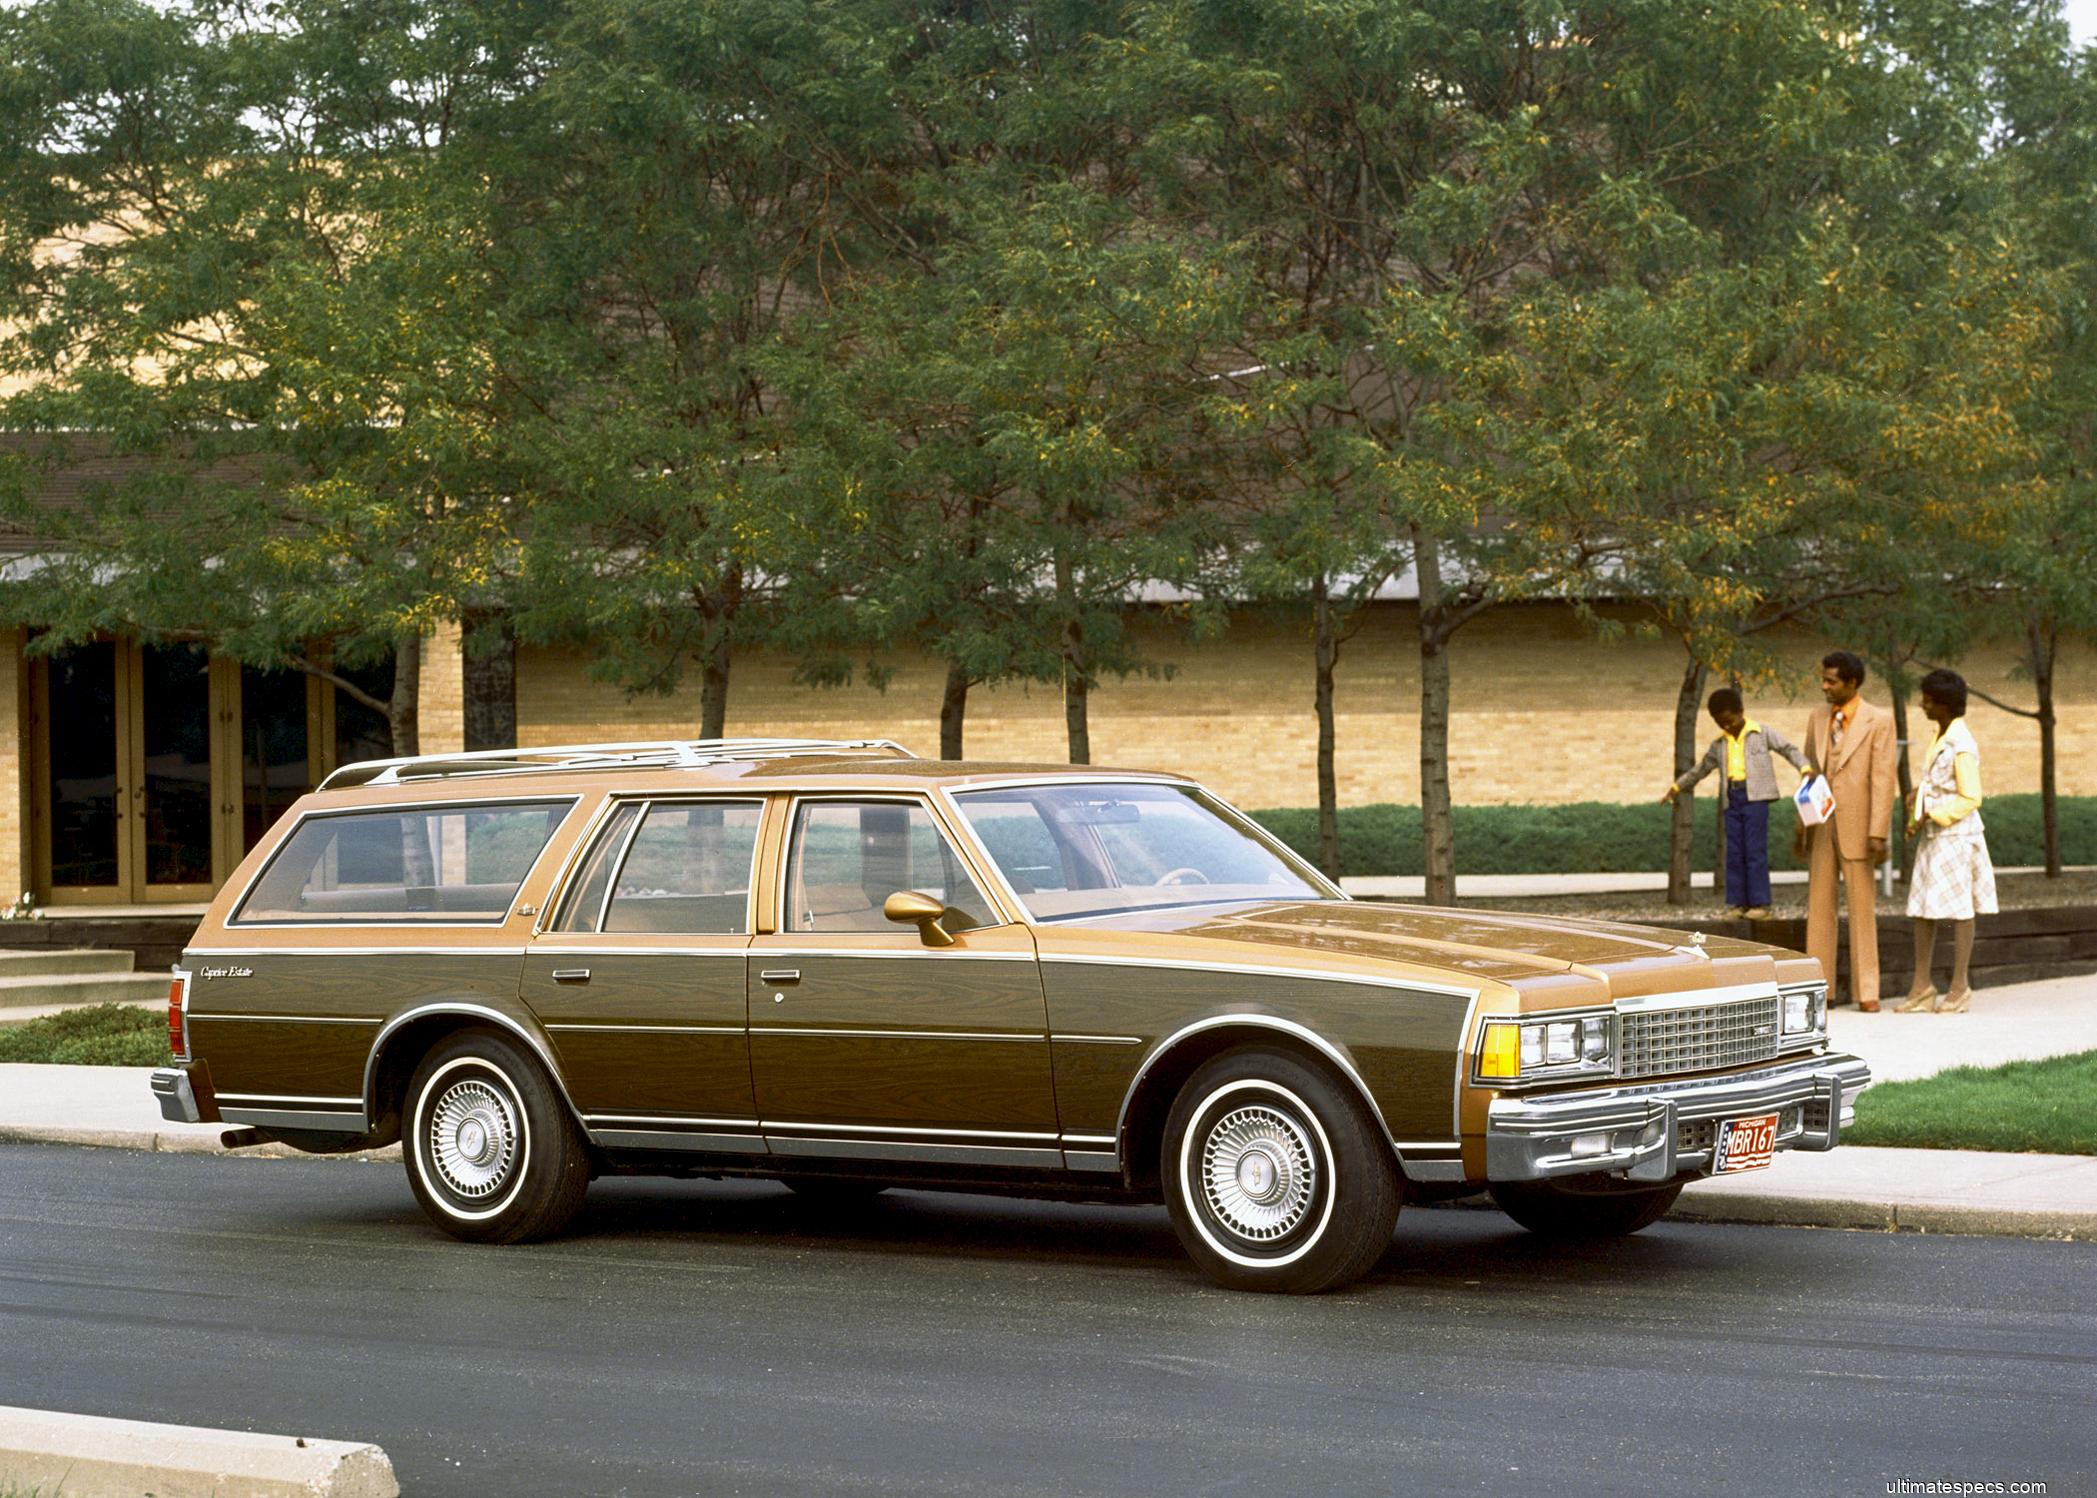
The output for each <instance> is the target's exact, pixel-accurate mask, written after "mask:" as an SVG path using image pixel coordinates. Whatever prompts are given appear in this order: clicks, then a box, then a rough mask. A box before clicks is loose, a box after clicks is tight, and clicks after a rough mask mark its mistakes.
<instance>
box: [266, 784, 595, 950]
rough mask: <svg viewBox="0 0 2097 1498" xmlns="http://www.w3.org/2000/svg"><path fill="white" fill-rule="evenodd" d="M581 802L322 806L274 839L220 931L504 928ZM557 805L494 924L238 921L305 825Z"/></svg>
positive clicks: (474, 800) (473, 800)
mask: <svg viewBox="0 0 2097 1498" xmlns="http://www.w3.org/2000/svg"><path fill="white" fill-rule="evenodd" d="M582 799H583V798H582V794H581V793H580V792H569V793H566V794H563V793H561V792H557V791H550V792H545V793H542V794H540V795H536V796H498V797H494V798H489V797H485V796H469V797H461V798H459V799H456V800H443V801H380V802H376V803H374V804H372V805H369V806H361V805H360V806H326V807H320V808H317V809H312V810H307V811H302V812H300V813H299V814H298V817H297V818H296V819H295V820H294V821H293V822H292V824H291V826H290V827H288V828H286V829H285V831H284V834H283V836H281V837H279V838H278V839H277V841H276V843H275V845H274V846H272V847H271V848H270V850H269V857H267V858H265V859H263V860H262V862H261V864H260V865H259V866H258V867H257V868H256V870H255V872H254V873H253V874H250V875H249V876H248V881H247V883H245V884H243V885H242V886H241V887H240V894H239V896H238V898H236V899H235V900H234V901H233V903H232V904H231V905H229V906H227V907H226V911H227V914H226V920H225V929H226V930H228V931H232V930H241V931H286V930H314V929H320V930H328V931H344V930H349V931H429V930H442V929H444V928H445V927H447V926H500V925H503V924H504V923H505V922H507V921H508V920H509V919H510V918H511V917H512V916H514V915H515V914H516V913H517V901H518V900H519V899H520V898H521V897H522V896H523V894H524V886H525V885H527V884H529V883H530V882H531V877H532V870H533V869H536V868H537V867H538V866H539V860H540V859H541V858H544V857H545V856H546V844H547V843H550V842H552V841H553V840H554V838H555V836H556V835H558V834H559V832H560V830H561V829H562V828H563V827H565V826H567V825H568V817H572V816H574V815H575V808H576V807H578V806H580V805H581V804H582ZM558 801H565V802H567V803H568V812H567V815H566V816H563V817H562V818H561V819H560V820H559V821H558V822H555V823H554V824H553V826H552V827H550V828H548V829H547V832H546V841H545V842H542V843H540V844H539V850H538V851H537V852H536V853H534V854H533V855H532V861H531V863H530V865H529V866H528V867H527V868H526V869H525V871H524V876H523V877H522V878H521V879H519V880H518V881H517V888H516V889H514V890H512V891H511V892H510V903H509V905H508V907H506V908H505V909H504V911H503V913H502V915H501V917H500V918H498V919H496V920H492V921H491V920H473V921H244V920H242V919H241V918H240V912H241V911H242V910H243V909H245V908H246V907H247V903H248V897H249V896H250V895H252V894H253V893H254V892H255V886H256V885H257V884H259V883H261V881H262V876H263V875H264V874H267V873H268V872H269V871H270V869H271V868H273V867H275V865H276V862H277V860H278V859H279V858H281V857H283V856H284V850H285V849H286V848H288V847H290V846H291V840H292V839H293V838H295V837H297V836H298V835H299V831H300V829H301V828H303V827H304V826H305V825H306V824H307V823H308V822H311V821H315V820H317V819H319V818H321V817H362V816H370V815H373V814H376V813H381V812H389V811H443V810H446V809H452V808H458V807H465V808H467V809H469V810H470V809H472V808H475V807H483V808H485V807H490V806H525V805H532V804H536V803H539V802H548V803H551V802H558Z"/></svg>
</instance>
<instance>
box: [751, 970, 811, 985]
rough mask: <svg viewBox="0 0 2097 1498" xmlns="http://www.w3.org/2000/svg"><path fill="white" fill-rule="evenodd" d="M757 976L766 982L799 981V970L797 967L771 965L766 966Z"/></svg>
mask: <svg viewBox="0 0 2097 1498" xmlns="http://www.w3.org/2000/svg"><path fill="white" fill-rule="evenodd" d="M757 976H758V977H759V979H761V980H762V981H764V982H766V983H799V982H800V981H801V970H800V969H799V968H797V967H772V968H766V969H765V970H764V971H763V972H760V973H759V974H758V975H757Z"/></svg>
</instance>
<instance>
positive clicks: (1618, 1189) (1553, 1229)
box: [1489, 1176, 1682, 1238]
mask: <svg viewBox="0 0 2097 1498" xmlns="http://www.w3.org/2000/svg"><path fill="white" fill-rule="evenodd" d="M1489 1189H1490V1190H1491V1191H1492V1194H1493V1200H1494V1201H1495V1202H1496V1203H1498V1204H1499V1207H1500V1210H1501V1211H1503V1212H1505V1213H1506V1214H1507V1215H1508V1216H1509V1217H1512V1218H1513V1219H1514V1220H1515V1221H1516V1222H1519V1223H1520V1224H1521V1225H1522V1226H1523V1227H1525V1228H1527V1229H1529V1231H1530V1232H1532V1233H1541V1234H1543V1235H1544V1236H1545V1237H1547V1238H1622V1237H1626V1236H1628V1235H1629V1234H1632V1233H1635V1232H1637V1231H1638V1230H1639V1229H1640V1228H1645V1227H1651V1226H1652V1225H1653V1224H1654V1223H1656V1222H1658V1221H1659V1220H1660V1219H1661V1218H1663V1217H1665V1216H1667V1214H1668V1210H1669V1209H1670V1208H1671V1207H1673V1206H1674V1204H1675V1198H1676V1197H1678V1196H1680V1195H1681V1194H1682V1186H1681V1183H1679V1182H1677V1183H1675V1184H1673V1185H1668V1186H1633V1185H1629V1184H1627V1183H1624V1182H1618V1181H1612V1180H1609V1179H1607V1178H1606V1177H1604V1178H1600V1179H1595V1178H1583V1177H1581V1176H1569V1177H1567V1178H1566V1179H1564V1180H1562V1181H1496V1182H1494V1183H1493V1185H1492V1186H1491V1187H1490V1188H1489Z"/></svg>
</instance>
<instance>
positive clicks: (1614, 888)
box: [1340, 864, 2090, 913]
mask: <svg viewBox="0 0 2097 1498" xmlns="http://www.w3.org/2000/svg"><path fill="white" fill-rule="evenodd" d="M2089 867H2090V866H2089V865H2087V864H2076V865H2074V866H2073V867H2072V868H2071V869H2070V870H2069V872H2071V873H2086V872H2088V871H2089ZM1995 872H1996V873H1997V874H2040V873H2044V872H2045V870H2043V869H2041V868H2040V867H2039V866H2038V865H2036V864H2033V865H2030V866H2023V865H2020V866H2018V867H2015V868H2008V867H2005V868H1999V869H1997V870H1996V871H1995ZM1711 879H1712V875H1711V871H1710V870H1709V869H1705V870H1702V871H1701V872H1697V873H1693V874H1691V875H1690V876H1689V886H1690V888H1691V889H1711V888H1712V887H1713V885H1712V882H1711ZM1769 882H1770V883H1771V884H1773V885H1778V886H1782V885H1793V884H1795V885H1803V884H1804V883H1805V882H1806V874H1805V870H1803V869H1778V870H1776V871H1775V872H1773V873H1772V874H1771V875H1770V876H1769ZM1340 888H1341V889H1344V890H1346V891H1347V893H1348V894H1350V895H1353V896H1355V897H1356V898H1357V899H1363V900H1424V899H1426V898H1427V879H1426V877H1425V876H1424V875H1421V874H1366V875H1349V876H1348V877H1346V878H1344V879H1342V880H1341V881H1340ZM1666 888H1667V875H1666V874H1665V873H1626V874H1465V875H1463V876H1462V877H1461V878H1459V879H1458V880H1457V881H1456V889H1457V894H1458V895H1459V897H1460V898H1462V899H1466V900H1528V899H1544V898H1548V897H1550V896H1552V895H1629V894H1651V893H1652V892H1653V891H1655V890H1664V889H1666ZM1691 913H1694V911H1693V909H1692V911H1691Z"/></svg>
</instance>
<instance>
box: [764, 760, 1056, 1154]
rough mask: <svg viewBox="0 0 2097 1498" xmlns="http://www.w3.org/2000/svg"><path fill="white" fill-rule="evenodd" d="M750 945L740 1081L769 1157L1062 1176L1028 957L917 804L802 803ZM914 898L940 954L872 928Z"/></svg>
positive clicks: (1017, 929)
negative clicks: (933, 923) (760, 929)
mask: <svg viewBox="0 0 2097 1498" xmlns="http://www.w3.org/2000/svg"><path fill="white" fill-rule="evenodd" d="M777 882H778V885H779V892H778V904H777V910H776V917H775V921H774V922H773V924H774V925H775V928H776V929H775V930H773V931H772V932H770V933H766V934H761V935H759V936H758V937H757V938H755V940H754V941H753V942H752V945H751V952H750V959H751V960H750V966H751V972H752V985H751V991H750V1067H751V1076H752V1080H753V1084H754V1086H755V1089H756V1098H757V1112H758V1116H759V1118H761V1119H762V1120H763V1122H764V1133H765V1138H766V1140H767V1142H768V1143H769V1144H770V1146H771V1148H772V1150H773V1151H774V1152H775V1153H778V1154H798V1155H828V1156H833V1157H840V1158H859V1159H893V1160H918V1161H939V1162H946V1163H963V1164H984V1165H1044V1166H1055V1165H1060V1164H1061V1163H1062V1156H1061V1153H1060V1151H1059V1150H1058V1148H1057V1138H1056V1100H1055V1089H1054V1084H1053V1082H1052V1080H1051V1075H1050V1065H1049V1047H1048V1012H1047V1004H1046V1001H1045V1000H1044V998H1043V995H1042V988H1041V976H1040V969H1039V966H1038V964H1037V963H1036V961H1035V955H1034V942H1033V937H1032V933H1031V932H1030V931H1029V930H1028V928H1027V927H1026V926H1025V925H1024V924H1022V923H1019V922H1017V921H1012V920H1010V919H1008V917H1007V916H1006V915H1005V914H1004V913H1003V912H1001V911H1000V910H999V909H998V908H997V907H996V906H995V905H993V904H992V903H991V902H990V901H989V900H988V899H987V898H985V896H984V894H983V886H982V883H981V881H980V877H979V875H978V874H977V873H976V872H975V871H973V870H971V868H970V867H969V865H968V863H967V861H966V859H965V858H964V857H963V856H962V855H961V853H960V852H959V851H958V849H957V846H956V844H955V842H954V840H953V839H952V838H951V837H950V836H949V835H948V833H947V831H946V830H945V829H944V828H943V827H942V826H941V825H940V822H939V820H938V818H937V817H936V816H935V815H934V814H933V812H932V809H931V807H930V806H929V804H928V803H927V802H926V801H925V800H924V799H923V798H921V797H909V796H896V797H880V796H836V797H829V796H825V797H802V798H799V799H797V800H796V801H795V802H794V804H793V806H792V808H791V811H790V815H789V818H788V825H787V833H786V838H785V846H784V852H783V863H782V865H781V877H780V879H779V880H778V881H777ZM905 890H915V891H918V892H920V893H923V894H927V895H930V896H932V897H933V898H934V899H937V900H939V901H940V902H941V903H942V904H944V905H945V906H946V907H947V915H946V917H945V918H944V924H945V925H946V926H947V927H948V928H949V930H950V932H951V934H952V937H953V942H952V945H949V946H928V945H926V943H925V941H924V939H923V938H922V936H921V935H920V933H919V931H918V929H917V927H915V926H912V925H903V924H898V923H896V922H894V921H890V920H888V919H887V918H886V917H885V916H884V915H883V914H882V906H883V904H884V903H885V901H886V900H887V898H888V896H890V895H892V894H896V893H898V892H900V891H905Z"/></svg>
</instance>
